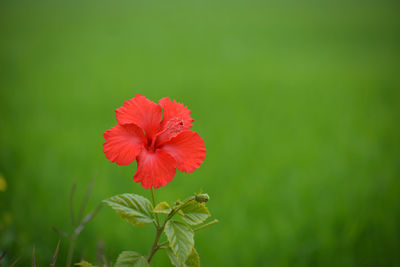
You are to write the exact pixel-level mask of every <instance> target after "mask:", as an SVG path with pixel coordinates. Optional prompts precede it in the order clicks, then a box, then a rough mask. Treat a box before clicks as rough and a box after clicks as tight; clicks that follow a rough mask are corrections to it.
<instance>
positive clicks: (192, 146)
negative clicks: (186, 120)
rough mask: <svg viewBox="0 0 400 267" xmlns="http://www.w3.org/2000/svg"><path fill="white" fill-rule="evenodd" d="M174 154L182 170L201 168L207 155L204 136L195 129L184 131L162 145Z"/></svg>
mask: <svg viewBox="0 0 400 267" xmlns="http://www.w3.org/2000/svg"><path fill="white" fill-rule="evenodd" d="M161 149H162V150H164V151H166V152H168V154H170V155H171V156H173V157H174V158H175V160H176V163H177V165H176V166H177V168H178V169H179V170H180V171H182V172H193V171H194V170H195V169H197V168H199V167H200V165H201V164H202V163H203V161H204V158H205V156H206V152H207V151H206V147H205V145H204V140H203V138H201V137H200V135H199V134H197V133H195V132H193V131H184V132H182V133H180V134H178V135H177V136H176V137H174V138H172V139H171V140H170V141H169V142H167V143H165V144H164V145H162V146H161Z"/></svg>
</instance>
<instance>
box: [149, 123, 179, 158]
mask: <svg viewBox="0 0 400 267" xmlns="http://www.w3.org/2000/svg"><path fill="white" fill-rule="evenodd" d="M184 127H185V124H184V123H183V120H182V119H180V118H177V117H174V118H172V119H170V120H168V121H167V122H166V123H165V124H164V126H163V127H162V128H161V130H160V131H159V132H158V133H156V134H155V135H154V137H153V139H152V140H151V144H150V146H149V151H154V150H155V143H156V140H157V139H158V138H159V137H161V139H164V138H168V139H170V138H172V137H175V136H177V135H178V133H180V132H181V131H182V130H183V128H184Z"/></svg>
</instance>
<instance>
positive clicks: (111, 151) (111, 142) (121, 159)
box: [103, 124, 146, 165]
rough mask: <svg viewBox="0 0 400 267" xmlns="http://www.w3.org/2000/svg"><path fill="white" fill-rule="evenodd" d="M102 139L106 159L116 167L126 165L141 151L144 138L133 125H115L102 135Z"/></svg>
mask: <svg viewBox="0 0 400 267" xmlns="http://www.w3.org/2000/svg"><path fill="white" fill-rule="evenodd" d="M104 139H106V142H105V143H104V144H103V152H104V153H105V154H106V158H108V159H109V160H110V161H111V162H116V163H117V164H118V165H128V164H131V163H132V162H133V161H134V160H135V158H136V156H137V155H139V153H140V151H142V148H143V144H144V142H145V140H146V137H145V135H144V133H143V130H142V129H140V128H139V127H138V126H136V125H135V124H126V125H119V124H117V125H116V126H114V127H113V128H111V130H108V131H106V132H105V133H104Z"/></svg>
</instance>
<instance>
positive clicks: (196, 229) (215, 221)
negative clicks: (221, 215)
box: [193, 219, 219, 231]
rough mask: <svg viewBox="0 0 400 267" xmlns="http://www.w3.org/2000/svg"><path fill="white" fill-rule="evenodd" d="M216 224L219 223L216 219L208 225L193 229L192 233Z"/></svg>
mask: <svg viewBox="0 0 400 267" xmlns="http://www.w3.org/2000/svg"><path fill="white" fill-rule="evenodd" d="M218 222H219V221H218V220H217V219H215V220H214V221H211V222H209V223H206V224H203V225H202V226H199V227H197V228H195V229H193V231H198V230H201V229H204V228H206V227H208V226H211V225H213V224H216V223H218Z"/></svg>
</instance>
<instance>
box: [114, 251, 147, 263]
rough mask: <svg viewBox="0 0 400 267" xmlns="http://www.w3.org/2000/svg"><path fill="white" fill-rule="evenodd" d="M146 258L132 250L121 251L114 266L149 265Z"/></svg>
mask: <svg viewBox="0 0 400 267" xmlns="http://www.w3.org/2000/svg"><path fill="white" fill-rule="evenodd" d="M149 266H150V265H149V263H148V262H147V259H146V258H145V257H143V256H142V255H140V254H139V253H137V252H134V251H122V252H121V254H119V256H118V259H117V262H116V263H115V267H149Z"/></svg>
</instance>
